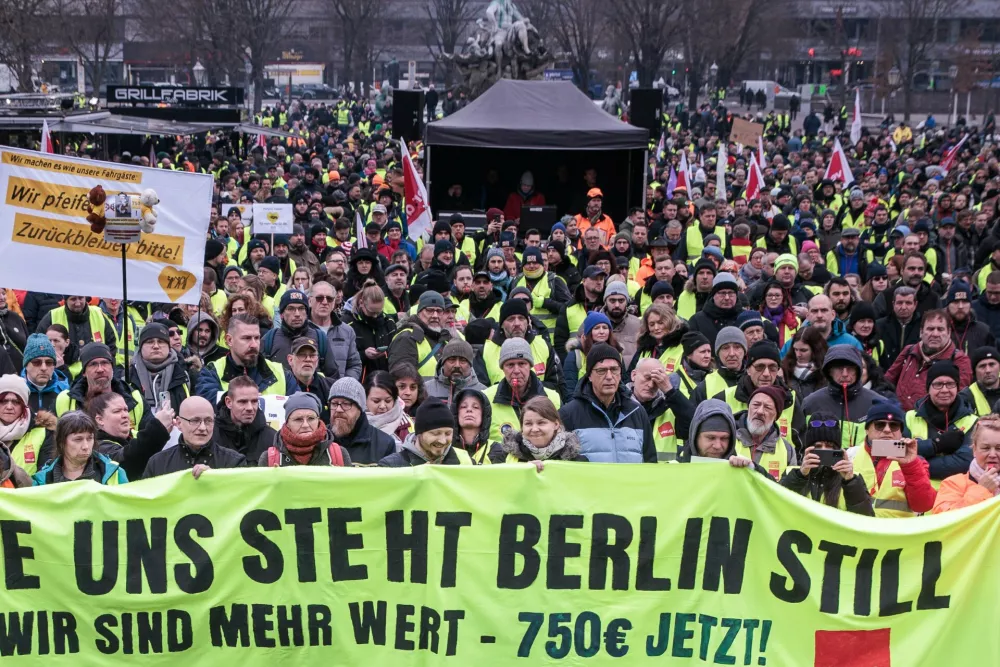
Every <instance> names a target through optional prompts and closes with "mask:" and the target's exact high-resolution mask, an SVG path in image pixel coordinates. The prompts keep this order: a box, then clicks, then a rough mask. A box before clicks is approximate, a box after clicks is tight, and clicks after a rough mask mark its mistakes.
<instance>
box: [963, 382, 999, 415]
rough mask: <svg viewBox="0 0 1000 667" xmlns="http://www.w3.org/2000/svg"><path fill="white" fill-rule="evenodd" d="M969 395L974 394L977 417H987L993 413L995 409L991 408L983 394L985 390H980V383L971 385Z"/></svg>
mask: <svg viewBox="0 0 1000 667" xmlns="http://www.w3.org/2000/svg"><path fill="white" fill-rule="evenodd" d="M969 393H970V394H972V402H973V405H972V407H973V409H974V410H975V413H976V415H977V416H979V417H985V416H986V415H988V414H990V413H991V412H993V409H992V408H991V407H990V402H989V401H988V400H986V395H985V394H984V393H983V390H982V389H980V388H979V383H978V382H973V383H972V384H970V385H969Z"/></svg>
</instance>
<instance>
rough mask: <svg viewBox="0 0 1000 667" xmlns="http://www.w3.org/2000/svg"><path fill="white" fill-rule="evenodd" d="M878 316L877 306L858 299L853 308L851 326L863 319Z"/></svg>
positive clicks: (873, 318) (875, 318) (874, 318)
mask: <svg viewBox="0 0 1000 667" xmlns="http://www.w3.org/2000/svg"><path fill="white" fill-rule="evenodd" d="M877 319H878V317H876V315H875V306H873V305H872V304H870V303H868V302H867V301H858V302H857V303H856V304H854V307H853V308H851V319H850V321H849V324H850V328H854V325H855V324H857V323H858V322H860V321H861V320H872V321H875V320H877Z"/></svg>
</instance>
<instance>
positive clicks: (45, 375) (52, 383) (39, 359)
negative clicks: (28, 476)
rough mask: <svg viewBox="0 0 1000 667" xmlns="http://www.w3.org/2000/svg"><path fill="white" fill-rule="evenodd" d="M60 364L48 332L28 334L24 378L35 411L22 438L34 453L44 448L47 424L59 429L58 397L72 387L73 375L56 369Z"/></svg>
mask: <svg viewBox="0 0 1000 667" xmlns="http://www.w3.org/2000/svg"><path fill="white" fill-rule="evenodd" d="M56 363H57V361H56V350H55V348H54V347H53V346H52V343H51V342H49V339H48V337H47V336H45V334H31V335H30V336H28V342H27V344H25V346H24V356H23V364H24V368H23V370H22V371H21V377H23V378H24V382H25V383H26V386H27V389H28V399H27V401H26V402H27V405H28V410H29V411H30V412H31V418H32V429H31V430H30V431H29V432H28V434H27V436H25V438H23V439H22V441H21V444H22V445H26V446H27V448H28V449H30V452H31V453H37V452H40V451H41V448H42V444H43V443H44V441H45V436H46V427H48V428H49V430H51V429H54V428H55V425H56V416H55V412H56V398H57V397H58V396H59V394H60V393H61V392H63V391H68V390H69V385H70V381H69V378H68V377H67V376H66V375H65V374H64V373H63V372H62V371H60V370H58V369H57V368H56ZM39 415H41V416H39ZM24 453H25V452H24V450H22V451H21V452H20V458H23V455H24ZM15 458H17V457H15ZM29 458H31V456H30V455H29ZM17 463H18V465H21V467H22V468H24V467H25V464H22V463H21V462H20V459H18V461H17ZM32 472H33V471H32Z"/></svg>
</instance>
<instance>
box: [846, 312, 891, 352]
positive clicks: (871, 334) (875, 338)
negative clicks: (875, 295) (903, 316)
mask: <svg viewBox="0 0 1000 667" xmlns="http://www.w3.org/2000/svg"><path fill="white" fill-rule="evenodd" d="M876 319H877V315H876V314H875V307H874V306H873V305H872V304H871V303H869V302H868V301H858V302H857V303H856V304H854V308H852V309H851V317H850V319H849V320H848V321H847V330H848V332H850V334H851V335H852V336H854V337H855V338H856V339H857V340H858V342H859V343H861V347H862V351H863V352H865V353H866V354H868V355H869V356H871V357H872V358H873V359H874V360H875V361H876V362H878V361H879V360H880V359H881V357H882V354H883V352H884V350H885V344H884V343H883V342H882V339H881V337H880V336H879V334H878V329H877V328H876V327H875V320H876Z"/></svg>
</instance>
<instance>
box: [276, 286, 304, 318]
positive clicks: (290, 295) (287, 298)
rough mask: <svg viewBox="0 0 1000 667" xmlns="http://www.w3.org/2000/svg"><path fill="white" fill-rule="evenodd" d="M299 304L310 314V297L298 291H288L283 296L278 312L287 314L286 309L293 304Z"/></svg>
mask: <svg viewBox="0 0 1000 667" xmlns="http://www.w3.org/2000/svg"><path fill="white" fill-rule="evenodd" d="M293 303H294V304H298V305H300V306H305V307H306V313H308V312H309V297H308V296H306V293H305V292H303V291H302V290H298V289H290V290H287V291H286V292H285V293H284V294H282V295H281V301H280V302H279V303H278V312H279V313H283V312H285V308H288V307H289V306H290V305H292V304H293Z"/></svg>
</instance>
